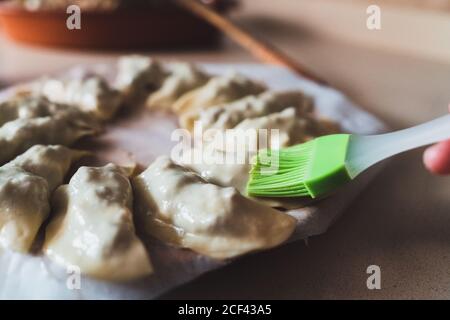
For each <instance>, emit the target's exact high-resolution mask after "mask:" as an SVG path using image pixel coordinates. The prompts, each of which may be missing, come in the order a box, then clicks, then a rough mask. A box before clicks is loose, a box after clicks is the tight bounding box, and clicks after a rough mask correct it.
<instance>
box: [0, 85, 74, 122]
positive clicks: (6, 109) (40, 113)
mask: <svg viewBox="0 0 450 320" xmlns="http://www.w3.org/2000/svg"><path fill="white" fill-rule="evenodd" d="M70 108H71V107H70V106H68V105H65V104H58V103H53V102H51V101H49V100H48V99H47V98H45V97H42V96H32V95H30V94H29V93H20V94H17V95H15V96H13V97H11V98H10V99H8V100H6V101H4V102H2V103H0V127H1V126H2V125H4V124H5V123H7V122H9V121H13V120H16V119H31V118H38V117H47V116H51V115H54V114H57V113H60V112H66V111H67V110H68V109H70Z"/></svg>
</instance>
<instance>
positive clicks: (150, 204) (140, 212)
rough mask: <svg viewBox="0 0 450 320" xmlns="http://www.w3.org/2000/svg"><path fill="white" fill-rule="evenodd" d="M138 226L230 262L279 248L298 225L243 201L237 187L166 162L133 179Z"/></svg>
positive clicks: (167, 240)
mask: <svg viewBox="0 0 450 320" xmlns="http://www.w3.org/2000/svg"><path fill="white" fill-rule="evenodd" d="M133 186H134V189H135V196H136V203H137V206H138V207H137V221H139V225H140V226H142V227H143V228H144V232H145V233H146V234H147V235H149V236H154V237H156V238H158V239H160V240H162V241H164V242H168V243H171V244H174V245H178V246H181V247H184V248H189V249H192V250H194V251H196V252H199V253H201V254H204V255H207V256H210V257H213V258H218V259H226V258H233V257H237V256H239V255H242V254H245V253H248V252H252V251H255V250H263V249H268V248H272V247H275V246H277V245H279V244H281V243H283V242H284V241H286V240H287V239H288V238H289V237H290V235H291V234H292V232H293V231H294V228H295V225H296V220H295V219H294V218H292V217H290V216H288V215H286V214H284V213H282V212H280V211H277V210H275V209H272V208H270V207H267V206H264V205H261V204H259V203H257V202H254V201H252V200H250V199H247V198H245V197H244V196H242V195H241V194H240V193H239V192H238V191H237V190H236V189H235V188H222V187H219V186H217V185H214V184H210V183H207V182H205V181H204V180H203V179H201V178H200V177H198V176H197V175H195V174H194V173H192V172H189V171H187V170H186V169H184V168H183V167H180V166H178V165H176V164H174V163H173V162H172V161H171V160H170V159H169V158H167V157H160V158H158V159H157V160H156V161H155V162H154V163H153V164H151V165H150V167H149V168H148V169H147V170H146V171H144V172H143V173H142V174H141V175H139V176H137V177H136V178H134V180H133Z"/></svg>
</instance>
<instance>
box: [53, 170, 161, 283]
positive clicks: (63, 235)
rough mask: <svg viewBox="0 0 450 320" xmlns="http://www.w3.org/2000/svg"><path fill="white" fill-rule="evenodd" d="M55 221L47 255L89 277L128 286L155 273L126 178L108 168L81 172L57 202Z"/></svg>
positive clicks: (57, 194)
mask: <svg viewBox="0 0 450 320" xmlns="http://www.w3.org/2000/svg"><path fill="white" fill-rule="evenodd" d="M52 204H53V206H54V207H53V209H54V211H55V213H56V216H55V217H54V218H53V220H52V221H51V222H50V224H49V226H48V227H47V230H46V237H45V244H44V252H45V253H46V254H47V255H48V256H49V257H50V259H52V260H54V261H55V262H57V263H60V264H63V265H75V266H78V267H79V268H80V270H81V272H83V273H84V274H86V275H89V276H92V277H95V278H99V279H104V280H111V281H126V280H132V279H136V278H140V277H143V276H146V275H149V274H151V273H152V266H151V263H150V259H149V257H148V255H147V251H146V249H145V247H144V245H143V243H142V242H141V241H140V240H139V239H138V237H137V236H136V233H135V228H134V223H133V213H132V211H133V193H132V189H131V184H130V181H129V180H128V173H127V172H125V170H123V169H122V168H120V167H118V166H115V165H113V164H109V165H107V166H105V167H101V168H92V167H81V168H80V169H79V170H78V171H77V172H76V173H75V174H74V176H73V177H72V179H71V180H70V183H69V184H68V185H65V186H61V187H59V188H58V189H57V190H56V192H55V194H54V197H53V201H52Z"/></svg>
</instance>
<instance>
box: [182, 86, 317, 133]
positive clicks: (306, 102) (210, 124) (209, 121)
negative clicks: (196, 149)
mask: <svg viewBox="0 0 450 320" xmlns="http://www.w3.org/2000/svg"><path fill="white" fill-rule="evenodd" d="M288 107H294V108H295V110H296V114H297V116H302V115H305V114H308V113H311V112H312V110H313V108H314V106H313V100H312V98H311V97H309V96H307V95H305V94H304V93H303V92H301V91H281V92H276V91H266V92H264V93H261V94H260V95H257V96H249V97H245V98H243V99H240V100H237V101H235V102H231V103H229V104H223V105H218V106H215V107H212V108H209V109H206V110H204V111H202V112H201V113H200V118H199V121H200V122H201V123H202V127H203V129H204V130H206V129H209V128H214V129H222V130H225V129H231V128H234V127H235V126H236V125H237V124H238V123H239V122H241V121H243V120H245V119H249V118H257V117H261V116H265V115H268V114H270V113H274V112H280V111H282V110H283V109H286V108H288ZM188 129H192V128H188Z"/></svg>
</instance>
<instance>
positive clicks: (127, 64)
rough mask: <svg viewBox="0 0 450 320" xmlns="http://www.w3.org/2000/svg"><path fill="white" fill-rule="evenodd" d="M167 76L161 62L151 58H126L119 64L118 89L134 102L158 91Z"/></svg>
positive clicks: (133, 56)
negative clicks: (137, 98) (135, 99)
mask: <svg viewBox="0 0 450 320" xmlns="http://www.w3.org/2000/svg"><path fill="white" fill-rule="evenodd" d="M166 76H167V74H166V72H165V71H164V69H163V68H162V66H161V65H160V64H159V62H157V61H155V60H153V59H151V58H149V57H144V56H139V55H131V56H124V57H122V58H120V59H119V62H118V71H117V77H116V87H117V88H118V89H119V90H120V91H121V92H122V93H123V94H124V96H125V99H126V100H130V99H131V100H132V99H134V98H136V97H141V96H142V95H144V94H148V93H149V92H152V91H155V90H156V89H158V88H159V87H160V86H161V84H162V82H163V81H164V79H165V77H166Z"/></svg>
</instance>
